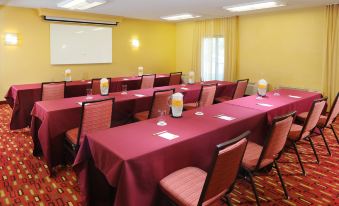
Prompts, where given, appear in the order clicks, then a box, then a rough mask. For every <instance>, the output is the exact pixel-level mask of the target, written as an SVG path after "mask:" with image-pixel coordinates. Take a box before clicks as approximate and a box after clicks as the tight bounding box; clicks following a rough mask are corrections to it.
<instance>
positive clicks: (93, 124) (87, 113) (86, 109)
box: [65, 98, 114, 157]
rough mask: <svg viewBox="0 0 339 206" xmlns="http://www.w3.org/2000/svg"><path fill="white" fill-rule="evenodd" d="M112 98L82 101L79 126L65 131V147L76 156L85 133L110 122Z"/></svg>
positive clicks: (98, 128) (105, 125)
mask: <svg viewBox="0 0 339 206" xmlns="http://www.w3.org/2000/svg"><path fill="white" fill-rule="evenodd" d="M113 105H114V98H106V99H100V100H92V101H86V102H82V106H81V117H80V126H79V127H77V128H74V129H71V130H68V131H67V132H66V138H65V146H66V149H67V150H68V151H69V152H70V153H71V154H72V155H73V157H75V156H76V154H77V152H78V150H79V146H80V144H81V143H82V140H83V138H84V136H85V134H86V133H88V132H93V131H97V130H102V129H108V128H110V127H111V124H112V113H113Z"/></svg>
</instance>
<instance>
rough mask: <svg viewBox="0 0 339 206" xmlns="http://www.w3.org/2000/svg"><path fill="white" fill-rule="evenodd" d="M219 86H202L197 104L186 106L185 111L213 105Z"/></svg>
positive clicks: (187, 104)
mask: <svg viewBox="0 0 339 206" xmlns="http://www.w3.org/2000/svg"><path fill="white" fill-rule="evenodd" d="M216 90H217V84H204V85H202V86H201V89H200V94H199V98H198V101H197V102H193V103H186V104H184V110H191V109H195V108H198V107H205V106H208V105H212V104H213V101H214V96H215V92H216Z"/></svg>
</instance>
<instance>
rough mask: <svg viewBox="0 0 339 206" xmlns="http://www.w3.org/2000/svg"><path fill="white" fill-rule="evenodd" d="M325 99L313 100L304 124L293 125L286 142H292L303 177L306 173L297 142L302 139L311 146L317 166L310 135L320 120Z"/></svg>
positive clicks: (315, 153) (315, 152) (316, 156)
mask: <svg viewBox="0 0 339 206" xmlns="http://www.w3.org/2000/svg"><path fill="white" fill-rule="evenodd" d="M326 99H327V98H322V99H317V100H314V101H313V103H312V106H311V109H310V111H309V113H308V115H307V117H306V120H305V122H304V124H303V125H302V126H301V125H298V124H295V123H293V124H292V127H291V130H290V133H289V134H288V140H289V141H290V142H292V145H293V148H294V150H295V152H296V154H297V157H298V162H299V164H300V167H301V170H302V173H303V175H306V172H305V168H304V166H303V163H302V161H301V157H300V154H299V151H298V148H297V142H299V141H300V140H303V139H305V140H308V141H309V142H310V144H311V147H312V150H313V153H314V155H315V158H316V160H317V163H318V164H319V158H318V154H317V151H316V150H315V148H314V144H313V141H312V138H311V135H313V134H314V129H315V128H316V126H317V122H318V121H319V119H320V115H321V112H322V111H323V109H324V106H325V104H326Z"/></svg>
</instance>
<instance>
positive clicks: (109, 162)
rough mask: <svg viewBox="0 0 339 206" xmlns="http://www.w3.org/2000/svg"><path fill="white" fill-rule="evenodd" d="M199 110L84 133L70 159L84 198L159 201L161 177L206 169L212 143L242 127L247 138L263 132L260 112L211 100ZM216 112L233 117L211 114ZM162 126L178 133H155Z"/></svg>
mask: <svg viewBox="0 0 339 206" xmlns="http://www.w3.org/2000/svg"><path fill="white" fill-rule="evenodd" d="M203 112H204V113H205V115H204V116H196V115H195V114H194V113H195V111H194V110H192V111H187V112H184V114H183V117H182V118H178V119H176V118H171V117H168V118H167V120H166V121H167V126H164V127H159V126H157V125H156V122H157V120H156V119H151V120H147V121H142V122H138V123H133V124H129V125H124V126H120V127H115V128H111V129H108V130H104V131H100V132H96V133H92V134H88V135H87V137H86V138H85V140H84V142H83V144H82V145H81V148H80V150H79V152H78V155H77V157H76V160H75V163H74V169H75V171H76V172H77V175H78V179H79V182H80V188H81V194H82V196H81V197H82V201H83V204H84V205H102V206H104V205H116V206H118V205H119V206H140V205H161V199H160V197H161V195H160V190H159V186H158V184H159V182H160V180H161V179H162V178H164V177H165V176H167V175H168V174H170V173H172V172H174V171H176V170H178V169H181V168H184V167H188V166H194V167H199V168H201V169H204V170H205V171H206V170H207V169H208V167H209V165H210V163H211V160H212V154H213V152H214V150H215V147H216V145H217V144H219V143H222V142H224V141H227V140H229V139H232V138H234V137H236V136H237V135H240V134H241V133H242V132H245V131H246V130H251V131H252V134H251V139H257V138H262V137H261V135H262V134H263V131H265V128H264V127H265V125H266V124H267V123H266V116H265V113H264V112H261V111H258V110H254V109H250V108H244V107H240V106H235V105H228V104H224V103H221V104H216V105H212V106H208V107H205V108H204V109H203ZM220 114H224V115H227V116H232V117H234V118H236V119H235V120H232V121H226V120H221V119H219V118H216V117H215V116H216V115H220ZM165 130H166V131H167V132H170V133H172V134H176V135H179V137H178V138H176V139H174V140H167V139H164V138H161V137H159V136H157V135H154V134H155V133H157V132H161V131H165ZM91 160H93V161H91ZM95 168H97V171H96V169H95ZM99 171H100V172H99ZM93 180H95V182H94V181H93ZM112 188H116V191H115V192H113V191H114V190H113V189H112ZM114 197H115V200H114ZM113 200H114V203H113Z"/></svg>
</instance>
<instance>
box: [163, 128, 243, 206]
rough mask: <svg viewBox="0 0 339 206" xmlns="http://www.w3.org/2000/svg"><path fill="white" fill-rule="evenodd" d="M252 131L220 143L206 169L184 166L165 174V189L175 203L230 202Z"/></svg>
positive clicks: (193, 204)
mask: <svg viewBox="0 0 339 206" xmlns="http://www.w3.org/2000/svg"><path fill="white" fill-rule="evenodd" d="M249 134H250V132H249V131H247V132H245V133H243V134H241V135H240V136H238V137H236V138H235V139H232V140H230V141H227V142H225V143H222V144H219V145H217V146H216V149H215V152H214V155H213V159H212V161H211V165H210V168H209V170H208V172H207V173H206V172H205V171H203V170H201V169H199V168H196V167H185V168H183V169H180V170H178V171H175V172H173V173H171V174H170V175H168V176H167V177H165V178H163V179H162V180H161V181H160V188H161V190H162V192H163V193H164V194H165V195H166V196H167V197H168V199H169V201H170V202H171V203H173V204H175V205H185V206H186V205H187V206H196V205H198V206H202V205H204V206H208V205H212V204H213V203H216V201H220V200H222V201H224V202H226V203H227V204H228V205H231V202H230V200H229V197H228V194H229V193H230V192H231V191H232V190H233V187H234V184H235V181H236V178H237V175H238V171H239V168H240V165H241V160H242V158H243V155H244V152H245V149H246V145H247V139H246V138H247V137H248V135H249Z"/></svg>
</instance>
